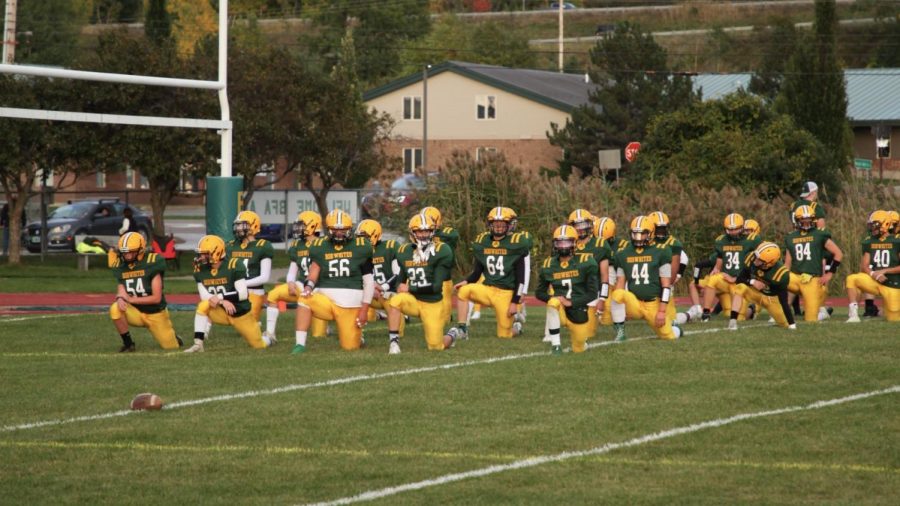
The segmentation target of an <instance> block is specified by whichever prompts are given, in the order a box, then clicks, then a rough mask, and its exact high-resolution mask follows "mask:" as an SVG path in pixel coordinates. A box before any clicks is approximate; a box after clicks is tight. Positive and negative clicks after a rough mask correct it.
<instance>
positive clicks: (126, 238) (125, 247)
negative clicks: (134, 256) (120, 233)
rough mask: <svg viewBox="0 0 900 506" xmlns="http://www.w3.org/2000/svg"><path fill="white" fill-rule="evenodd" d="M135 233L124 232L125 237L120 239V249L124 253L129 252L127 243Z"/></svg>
mask: <svg viewBox="0 0 900 506" xmlns="http://www.w3.org/2000/svg"><path fill="white" fill-rule="evenodd" d="M136 233H137V232H126V233H125V237H124V238H123V239H122V249H124V250H125V251H131V248H129V247H128V242H129V241H131V238H132V236H134V234H136Z"/></svg>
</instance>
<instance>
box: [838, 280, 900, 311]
mask: <svg viewBox="0 0 900 506" xmlns="http://www.w3.org/2000/svg"><path fill="white" fill-rule="evenodd" d="M846 286H847V288H855V289H857V290H859V291H860V292H864V293H870V294H872V295H880V296H881V298H882V299H883V300H884V317H885V319H886V320H887V321H889V322H897V321H900V288H891V287H889V286H885V285H882V284H881V283H879V282H878V281H875V279H873V278H872V276H870V275H869V274H867V273H865V272H859V273H856V274H851V275H849V276H847V281H846Z"/></svg>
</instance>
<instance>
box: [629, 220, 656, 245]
mask: <svg viewBox="0 0 900 506" xmlns="http://www.w3.org/2000/svg"><path fill="white" fill-rule="evenodd" d="M654 229H655V227H654V226H653V221H652V220H651V219H650V218H648V217H646V216H638V217H636V218H635V219H633V220H631V244H633V245H634V247H635V248H646V247H647V246H649V245H650V241H651V239H652V238H653V233H654V232H655V230H654Z"/></svg>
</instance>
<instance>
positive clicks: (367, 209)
mask: <svg viewBox="0 0 900 506" xmlns="http://www.w3.org/2000/svg"><path fill="white" fill-rule="evenodd" d="M425 187H426V184H425V180H424V179H422V178H421V177H419V176H417V175H415V174H404V175H402V176H400V177H398V178H397V179H395V180H393V181H392V182H391V187H390V188H389V189H387V190H380V189H375V190H373V191H370V192H369V193H366V194H365V195H364V196H363V198H362V199H360V207H361V208H362V215H363V217H365V218H374V219H378V218H380V217H381V216H384V215H390V214H392V213H393V212H395V211H397V210H399V209H403V208H406V207H410V206H413V205H415V204H416V202H417V201H418V199H417V198H416V192H417V191H419V190H424V189H425Z"/></svg>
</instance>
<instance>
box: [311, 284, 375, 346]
mask: <svg viewBox="0 0 900 506" xmlns="http://www.w3.org/2000/svg"><path fill="white" fill-rule="evenodd" d="M297 304H298V305H300V306H305V307H308V308H309V309H310V310H311V311H312V315H313V317H314V318H318V319H320V320H324V321H329V322H330V321H333V322H334V323H335V325H336V326H337V333H338V341H339V342H340V343H341V348H342V349H345V350H358V349H359V348H360V347H361V346H362V329H361V328H359V327H358V326H357V325H356V315H358V314H359V308H358V307H340V306H338V305H337V304H335V303H334V302H332V300H331V299H329V298H328V297H326V296H325V295H324V294H321V293H314V294H312V295H310V296H309V297H300V299H299V300H298V301H297Z"/></svg>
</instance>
